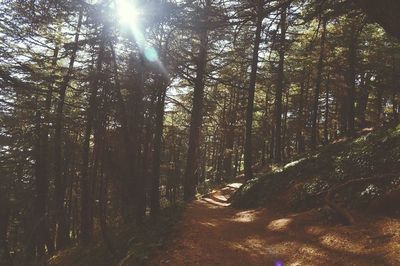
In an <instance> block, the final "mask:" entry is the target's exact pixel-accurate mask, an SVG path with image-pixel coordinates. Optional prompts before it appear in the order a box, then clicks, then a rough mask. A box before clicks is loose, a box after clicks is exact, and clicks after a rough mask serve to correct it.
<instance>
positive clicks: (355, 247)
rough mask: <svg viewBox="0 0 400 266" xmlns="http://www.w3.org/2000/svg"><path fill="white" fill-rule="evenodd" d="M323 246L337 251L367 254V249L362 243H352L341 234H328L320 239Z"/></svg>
mask: <svg viewBox="0 0 400 266" xmlns="http://www.w3.org/2000/svg"><path fill="white" fill-rule="evenodd" d="M319 239H320V242H321V244H323V245H324V246H326V247H330V248H333V249H336V250H342V251H346V252H351V253H354V254H363V253H366V247H365V245H363V244H362V243H358V242H355V241H352V240H350V239H348V238H346V237H344V236H341V235H339V234H332V233H331V234H326V235H324V236H321V237H320V238H319Z"/></svg>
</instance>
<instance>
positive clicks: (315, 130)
mask: <svg viewBox="0 0 400 266" xmlns="http://www.w3.org/2000/svg"><path fill="white" fill-rule="evenodd" d="M325 37H326V19H325V18H322V35H321V49H320V53H319V59H318V65H317V79H316V81H315V91H314V102H313V111H312V117H311V141H310V148H311V150H315V149H316V147H317V138H318V137H317V135H318V133H319V130H318V125H317V119H318V106H319V104H318V103H319V93H320V91H321V83H322V73H323V67H324V56H325Z"/></svg>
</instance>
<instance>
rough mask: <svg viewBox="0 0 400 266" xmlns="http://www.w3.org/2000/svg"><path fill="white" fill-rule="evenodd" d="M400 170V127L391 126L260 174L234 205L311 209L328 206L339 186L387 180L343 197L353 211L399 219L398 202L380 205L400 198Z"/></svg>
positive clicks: (355, 188) (361, 186)
mask: <svg viewBox="0 0 400 266" xmlns="http://www.w3.org/2000/svg"><path fill="white" fill-rule="evenodd" d="M399 169H400V125H397V126H387V127H385V128H381V129H377V130H375V131H371V132H368V133H364V134H362V135H361V136H359V137H358V138H355V139H354V140H342V141H339V142H337V143H333V144H330V145H327V146H325V147H322V148H320V149H319V150H318V151H317V152H315V153H310V154H306V155H304V156H302V157H299V158H297V159H296V160H294V161H292V162H290V163H288V164H286V165H284V166H283V167H277V168H276V169H274V170H273V171H271V172H268V173H261V174H258V175H257V176H256V178H254V179H252V180H250V181H248V182H247V183H245V184H244V185H243V186H242V187H241V189H240V190H238V192H237V193H236V194H235V195H234V197H233V198H232V199H231V201H232V205H233V206H236V207H241V208H254V207H260V206H266V205H268V206H271V205H279V207H280V208H282V207H287V208H292V209H297V210H301V209H310V208H314V207H320V206H322V205H324V200H323V199H324V195H326V193H327V191H328V190H329V189H332V188H333V187H335V186H338V185H340V184H343V183H345V182H348V181H349V180H352V179H361V178H371V177H374V178H375V177H376V178H379V177H383V179H382V181H381V180H377V181H378V182H376V181H375V180H373V181H371V182H367V181H365V182H364V181H362V182H358V183H357V184H354V185H349V186H346V187H345V188H344V189H343V190H342V191H339V192H340V196H337V197H340V199H339V200H340V201H341V203H342V204H344V205H345V206H347V207H349V208H350V209H352V208H354V209H359V210H361V209H362V208H363V207H366V206H369V207H371V208H370V210H371V211H376V212H387V214H389V215H392V214H393V215H398V214H399V213H398V210H396V209H394V208H395V207H394V206H395V203H394V202H393V203H392V204H386V206H385V209H381V210H379V206H378V205H379V202H380V201H384V200H385V197H386V198H388V197H395V196H393V195H396V194H398V193H397V191H399V188H400V171H399ZM396 173H397V174H396ZM386 176H388V178H386ZM377 202H378V203H377ZM391 205H393V206H391Z"/></svg>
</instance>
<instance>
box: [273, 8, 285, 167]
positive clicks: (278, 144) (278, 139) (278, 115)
mask: <svg viewBox="0 0 400 266" xmlns="http://www.w3.org/2000/svg"><path fill="white" fill-rule="evenodd" d="M286 12H287V6H286V5H285V6H284V7H282V10H281V18H280V31H281V34H280V48H279V65H278V78H277V86H276V94H275V130H274V136H275V147H274V157H275V162H276V163H280V162H281V161H282V153H281V152H282V94H283V90H284V86H285V84H284V78H285V76H284V63H285V50H286V47H285V46H286V45H285V43H286V30H287V28H286V17H287V13H286Z"/></svg>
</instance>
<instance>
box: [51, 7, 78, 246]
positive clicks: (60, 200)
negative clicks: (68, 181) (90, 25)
mask: <svg viewBox="0 0 400 266" xmlns="http://www.w3.org/2000/svg"><path fill="white" fill-rule="evenodd" d="M82 17H83V11H80V13H79V18H78V24H77V27H76V33H75V40H74V46H73V48H72V52H71V57H70V61H69V66H68V71H67V73H66V75H65V76H64V78H63V81H62V83H61V86H60V93H59V95H60V96H59V97H60V99H59V102H58V105H57V110H56V119H55V131H54V156H55V158H54V200H55V211H56V215H55V216H56V224H57V225H56V228H57V229H56V248H57V250H59V249H62V248H64V247H65V246H66V245H67V244H68V242H69V233H68V230H67V228H66V216H65V209H64V197H65V188H66V186H65V182H64V180H63V176H62V143H63V139H62V131H63V127H64V119H63V118H64V117H63V113H64V104H65V95H66V91H67V87H68V85H69V82H70V80H71V77H72V72H73V68H74V63H75V59H76V54H77V51H78V48H79V46H78V41H79V35H80V30H81V25H82Z"/></svg>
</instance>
